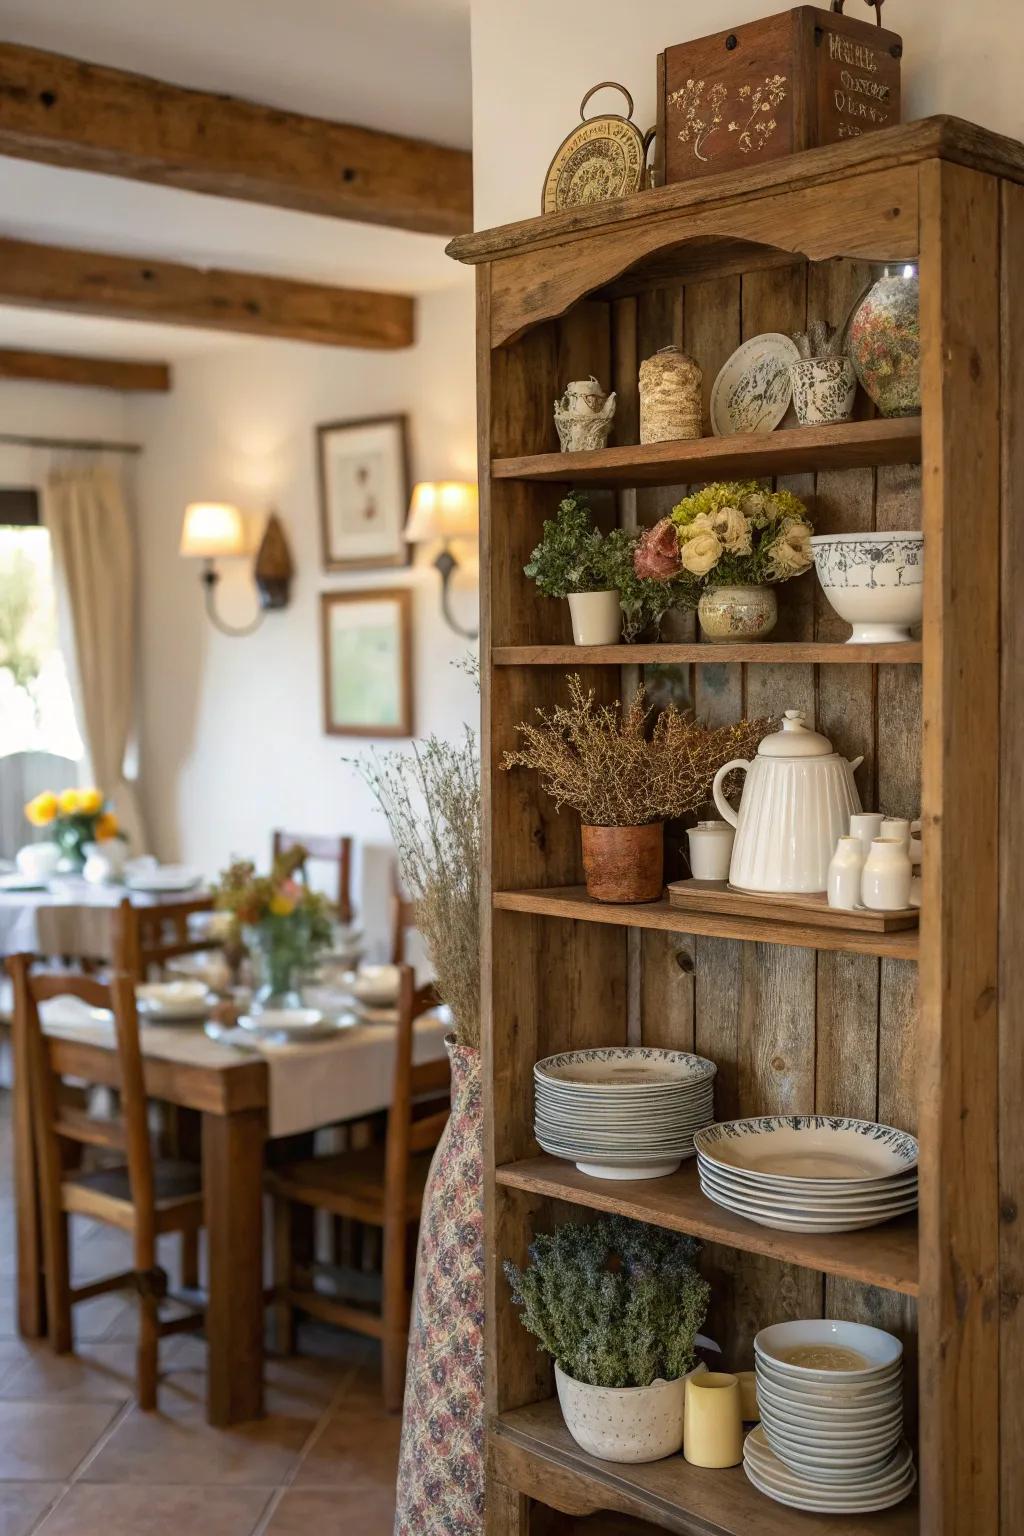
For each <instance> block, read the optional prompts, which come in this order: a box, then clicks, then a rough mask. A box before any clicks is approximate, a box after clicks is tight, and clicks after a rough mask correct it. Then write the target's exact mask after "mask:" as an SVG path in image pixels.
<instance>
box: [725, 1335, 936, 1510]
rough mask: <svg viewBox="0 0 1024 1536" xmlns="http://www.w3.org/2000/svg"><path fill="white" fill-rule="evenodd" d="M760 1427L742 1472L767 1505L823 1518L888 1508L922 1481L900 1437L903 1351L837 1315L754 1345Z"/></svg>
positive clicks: (897, 1344) (888, 1337) (761, 1339)
mask: <svg viewBox="0 0 1024 1536" xmlns="http://www.w3.org/2000/svg"><path fill="white" fill-rule="evenodd" d="M754 1365H755V1370H756V1376H757V1402H758V1407H759V1409H760V1412H761V1423H760V1425H759V1426H758V1428H757V1429H755V1430H752V1431H751V1433H750V1434H749V1435H748V1436H747V1438H746V1441H745V1442H744V1446H743V1470H744V1471H745V1472H746V1474H747V1477H748V1478H749V1479H750V1481H751V1482H752V1483H753V1484H754V1486H755V1488H759V1489H760V1491H761V1492H762V1493H765V1494H767V1495H768V1497H769V1498H770V1499H775V1500H777V1501H778V1503H780V1504H786V1505H788V1506H789V1507H790V1508H792V1509H805V1510H811V1511H815V1512H817V1513H819V1514H857V1513H867V1512H869V1511H871V1510H878V1509H888V1508H889V1506H890V1505H891V1504H898V1503H899V1502H900V1501H901V1500H902V1499H905V1498H906V1497H907V1494H908V1493H910V1491H911V1489H912V1488H913V1486H914V1483H915V1481H916V1480H917V1473H916V1472H915V1470H914V1461H913V1456H912V1454H911V1450H910V1447H909V1445H908V1444H907V1442H906V1441H905V1440H904V1439H903V1346H902V1345H901V1343H900V1341H899V1339H895V1338H893V1336H892V1334H889V1333H883V1332H882V1330H881V1329H880V1328H869V1327H867V1326H866V1325H865V1324H863V1323H844V1322H839V1321H837V1320H835V1319H832V1318H812V1319H808V1320H807V1321H803V1322H793V1323H776V1324H774V1326H772V1327H771V1328H763V1329H762V1330H761V1332H760V1333H759V1334H758V1335H757V1337H756V1338H755V1340H754Z"/></svg>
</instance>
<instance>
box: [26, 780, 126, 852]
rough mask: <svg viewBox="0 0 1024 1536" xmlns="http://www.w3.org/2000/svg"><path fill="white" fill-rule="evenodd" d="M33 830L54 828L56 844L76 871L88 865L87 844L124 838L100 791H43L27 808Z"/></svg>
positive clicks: (105, 798) (53, 833) (94, 789)
mask: <svg viewBox="0 0 1024 1536" xmlns="http://www.w3.org/2000/svg"><path fill="white" fill-rule="evenodd" d="M25 819H26V820H27V821H29V822H30V823H31V825H32V826H33V827H52V828H53V832H52V837H53V841H54V842H55V843H56V844H57V845H58V847H59V848H60V850H61V852H62V854H63V855H64V858H65V860H66V862H67V863H68V864H70V865H73V866H74V867H75V868H76V869H81V868H82V866H83V864H84V863H85V845H86V843H104V842H108V841H109V840H110V839H111V838H113V837H121V836H122V835H123V834H122V832H121V829H120V827H119V825H118V820H117V817H116V816H115V815H114V813H113V811H112V810H110V808H109V806H108V805H107V797H106V795H105V794H104V793H103V791H102V790H101V789H96V788H90V789H62V790H61V791H60V793H59V794H55V793H54V792H53V790H50V789H46V790H43V792H42V793H41V794H38V795H36V796H35V797H34V798H33V799H31V800H30V801H29V802H28V804H27V805H26V807H25Z"/></svg>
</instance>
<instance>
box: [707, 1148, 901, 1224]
mask: <svg viewBox="0 0 1024 1536" xmlns="http://www.w3.org/2000/svg"><path fill="white" fill-rule="evenodd" d="M700 1176H701V1178H702V1179H703V1180H706V1182H707V1183H708V1184H710V1185H712V1186H713V1187H714V1188H715V1189H716V1190H717V1191H718V1192H719V1193H720V1194H722V1195H725V1196H727V1197H728V1196H730V1195H732V1196H735V1198H736V1199H737V1200H746V1201H748V1202H749V1203H750V1204H751V1205H757V1206H760V1207H761V1208H762V1209H764V1210H769V1211H771V1210H779V1211H787V1212H789V1213H790V1214H793V1213H795V1212H797V1211H810V1212H814V1211H818V1212H824V1211H829V1212H838V1211H847V1212H849V1211H862V1210H876V1209H879V1208H881V1207H884V1206H890V1205H900V1204H903V1203H904V1202H906V1201H916V1199H917V1181H916V1180H911V1181H910V1182H909V1183H908V1182H907V1181H906V1180H903V1179H901V1180H899V1181H896V1180H892V1181H890V1180H889V1179H884V1180H882V1179H876V1180H875V1182H874V1184H872V1185H869V1186H868V1187H867V1188H866V1189H863V1188H861V1186H860V1185H858V1186H857V1188H856V1190H854V1191H853V1192H852V1193H850V1192H849V1191H847V1190H835V1189H832V1188H828V1189H824V1190H818V1189H813V1188H812V1189H800V1190H799V1192H794V1191H792V1190H774V1189H769V1190H766V1189H765V1188H764V1187H763V1186H761V1185H758V1184H755V1183H753V1182H751V1181H748V1180H746V1179H742V1178H740V1177H738V1176H737V1177H732V1176H730V1175H727V1174H725V1173H723V1172H722V1170H721V1169H720V1168H717V1167H716V1166H715V1165H714V1164H713V1163H706V1162H704V1160H703V1159H701V1163H700Z"/></svg>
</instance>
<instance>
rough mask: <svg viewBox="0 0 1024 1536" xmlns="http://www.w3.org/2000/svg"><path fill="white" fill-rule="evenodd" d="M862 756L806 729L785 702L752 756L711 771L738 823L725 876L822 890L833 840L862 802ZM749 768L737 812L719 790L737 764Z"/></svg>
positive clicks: (750, 886) (724, 807)
mask: <svg viewBox="0 0 1024 1536" xmlns="http://www.w3.org/2000/svg"><path fill="white" fill-rule="evenodd" d="M863 761H864V759H863V758H861V757H857V758H854V760H853V762H848V761H847V760H846V758H845V757H840V756H839V753H838V752H833V750H832V743H831V742H830V741H829V740H828V738H827V737H826V736H820V735H819V734H818V732H817V731H811V730H808V728H807V726H806V725H805V724H804V715H803V712H802V710H799V709H787V710H786V713H785V716H784V717H783V721H782V729H781V731H775V732H773V734H772V735H770V736H766V737H765V738H764V740H763V741H762V742H761V745H760V746H759V747H758V749H757V756H756V757H755V759H754V761H753V762H752V763H748V762H747V761H746V760H745V759H744V758H735V759H734V760H733V761H732V762H731V763H726V764H725V766H724V767H723V768H719V770H718V772H717V773H716V774H715V781H714V786H713V789H712V793H713V795H714V797H715V804H716V805H717V807H718V809H719V811H720V812H721V814H722V815H723V816H724V817H725V819H726V821H729V822H731V823H732V825H733V826H734V827H735V828H736V841H735V842H734V843H733V849H732V861H731V863H730V865H729V882H730V884H731V885H734V886H736V887H737V888H738V889H740V890H744V891H753V892H761V891H765V892H771V893H773V894H786V893H793V894H798V893H808V892H815V891H824V890H825V889H826V887H827V885H828V866H829V864H830V862H831V859H832V855H833V853H834V852H835V846H836V840H837V838H839V837H841V836H842V835H843V834H844V833H845V832H847V831H848V830H849V826H850V815H851V813H852V812H854V811H859V810H860V808H861V807H860V796H859V795H858V793H857V786H856V784H855V783H854V780H853V773H854V769H856V768H857V767H859V766H860V764H861V763H862V762H863ZM737 768H742V769H744V770H745V771H746V781H745V782H744V785H743V795H742V798H741V800H740V809H739V815H737V813H736V812H735V811H734V810H733V808H732V806H731V805H730V804H729V802H728V800H727V799H726V798H725V794H724V792H723V790H722V782H723V780H724V779H726V778H727V777H728V775H729V774H730V773H732V772H733V771H734V770H735V769H737Z"/></svg>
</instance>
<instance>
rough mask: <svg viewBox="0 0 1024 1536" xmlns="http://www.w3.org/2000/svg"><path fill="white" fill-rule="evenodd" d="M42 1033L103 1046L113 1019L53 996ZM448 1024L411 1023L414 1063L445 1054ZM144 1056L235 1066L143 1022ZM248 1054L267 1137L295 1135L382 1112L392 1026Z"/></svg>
mask: <svg viewBox="0 0 1024 1536" xmlns="http://www.w3.org/2000/svg"><path fill="white" fill-rule="evenodd" d="M41 1011H42V1015H43V1023H44V1027H45V1028H46V1031H47V1033H52V1034H58V1035H66V1036H68V1037H69V1038H72V1039H75V1040H90V1041H94V1042H95V1043H97V1044H102V1045H109V1043H110V1041H111V1040H112V1038H113V1033H114V1026H113V1023H112V1021H110V1020H108V1019H105V1018H103V1017H102V1016H97V1015H96V1013H95V1012H94V1011H93V1010H92V1009H90V1008H88V1007H86V1006H85V1004H83V1003H81V1002H80V1001H79V1000H78V999H77V998H54V999H53V1000H52V1001H51V1002H48V1003H44V1004H43V1007H42V1010H41ZM450 1029H451V1023H450V1021H449V1019H448V1018H447V1016H446V1015H445V1014H444V1013H443V1011H442V1010H437V1011H433V1012H431V1013H425V1014H424V1015H423V1016H422V1018H419V1019H417V1020H416V1025H415V1032H414V1043H413V1059H414V1061H416V1062H423V1061H435V1060H437V1059H438V1058H440V1057H443V1056H444V1054H445V1048H444V1037H445V1035H446V1034H447V1033H448V1031H449V1030H450ZM139 1035H140V1039H141V1042H142V1053H143V1056H156V1057H161V1058H163V1059H164V1060H167V1061H180V1062H190V1063H192V1064H193V1065H195V1066H204V1065H208V1066H224V1065H227V1064H229V1063H234V1062H237V1061H238V1060H239V1051H238V1049H237V1048H236V1047H234V1046H232V1045H225V1044H222V1043H221V1042H219V1041H216V1040H211V1039H209V1038H208V1037H207V1036H206V1035H205V1034H204V1033H203V1030H202V1028H201V1027H198V1026H195V1025H169V1024H143V1025H141V1026H140V1030H139ZM250 1049H251V1050H252V1051H254V1052H256V1053H258V1054H259V1055H260V1056H262V1057H263V1058H264V1060H265V1061H266V1063H267V1069H268V1077H269V1090H270V1106H269V1133H270V1135H271V1136H294V1135H297V1134H298V1133H299V1132H301V1131H313V1130H317V1129H318V1128H319V1127H320V1126H323V1125H332V1124H334V1122H335V1121H338V1120H354V1119H358V1118H360V1117H361V1116H363V1115H370V1114H375V1113H376V1112H377V1111H378V1110H381V1109H387V1107H388V1105H389V1104H390V1103H391V1096H392V1084H393V1081H394V1072H395V1026H394V1025H393V1024H355V1025H353V1026H352V1028H351V1029H346V1030H345V1031H343V1032H342V1033H341V1034H340V1035H337V1036H335V1037H333V1038H331V1039H327V1040H311V1041H309V1043H308V1044H300V1045H272V1044H269V1043H264V1042H262V1041H258V1040H256V1039H255V1037H252V1045H251V1047H250Z"/></svg>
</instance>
